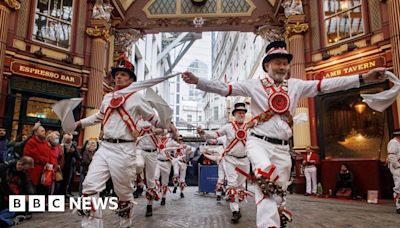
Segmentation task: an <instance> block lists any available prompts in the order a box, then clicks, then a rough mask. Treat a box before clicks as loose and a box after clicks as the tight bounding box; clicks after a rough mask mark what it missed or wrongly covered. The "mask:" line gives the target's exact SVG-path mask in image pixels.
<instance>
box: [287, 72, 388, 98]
mask: <svg viewBox="0 0 400 228" xmlns="http://www.w3.org/2000/svg"><path fill="white" fill-rule="evenodd" d="M385 70H386V69H385V68H383V67H378V68H375V69H373V70H370V71H369V72H368V73H365V74H361V75H353V76H342V77H335V78H328V79H322V80H310V81H304V80H299V79H290V80H291V81H292V82H294V83H296V84H298V85H299V86H300V88H302V89H301V97H314V96H316V95H317V94H318V93H319V92H323V93H332V92H336V91H340V90H347V89H351V88H358V87H360V82H365V83H370V82H379V81H383V80H384V78H385V77H384V73H385ZM289 86H290V85H289Z"/></svg>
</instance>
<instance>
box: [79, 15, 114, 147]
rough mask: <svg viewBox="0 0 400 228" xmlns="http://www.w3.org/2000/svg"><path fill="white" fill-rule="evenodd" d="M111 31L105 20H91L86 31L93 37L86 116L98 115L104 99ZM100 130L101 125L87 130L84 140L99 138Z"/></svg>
mask: <svg viewBox="0 0 400 228" xmlns="http://www.w3.org/2000/svg"><path fill="white" fill-rule="evenodd" d="M109 29H110V25H109V24H108V23H107V22H106V21H105V20H91V27H88V28H87V29H86V33H87V34H88V35H89V36H90V37H92V42H91V45H92V47H91V48H92V49H91V56H90V74H89V86H88V93H87V107H88V108H87V109H86V113H85V114H86V116H90V115H92V114H94V113H96V112H97V111H98V110H99V108H100V105H101V101H102V99H103V79H104V77H105V75H106V68H107V63H106V59H107V56H108V42H109V41H110V35H109ZM100 129H101V126H100V125H96V126H93V127H87V128H85V133H84V139H85V140H86V139H89V138H91V137H96V138H98V137H99V135H100Z"/></svg>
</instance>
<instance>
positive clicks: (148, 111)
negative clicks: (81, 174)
mask: <svg viewBox="0 0 400 228" xmlns="http://www.w3.org/2000/svg"><path fill="white" fill-rule="evenodd" d="M111 74H112V77H113V78H114V79H115V85H116V88H115V91H118V90H120V89H123V88H125V87H128V86H129V85H130V84H131V83H133V82H135V81H136V75H135V73H134V66H133V64H132V63H131V62H129V61H128V60H126V59H122V60H119V61H118V63H117V67H115V68H112V71H111ZM115 91H114V92H115ZM114 92H112V93H108V94H106V95H105V96H104V98H103V101H102V103H101V107H100V110H99V111H98V112H97V113H96V114H94V115H92V116H89V117H87V118H84V119H81V120H80V121H78V122H76V126H77V127H78V128H80V127H82V128H85V127H88V126H92V125H96V124H100V123H101V124H102V129H103V133H104V136H103V140H102V142H101V144H100V147H99V149H98V150H97V152H96V153H95V155H94V156H93V160H92V163H91V164H90V166H89V170H88V173H87V175H86V178H85V181H84V182H83V196H87V197H91V198H97V199H98V198H99V193H100V192H101V191H103V190H104V189H105V187H106V182H107V180H108V179H109V178H110V176H111V179H112V182H113V185H114V191H115V193H116V194H117V196H118V198H119V207H118V210H117V214H118V215H119V216H120V227H128V226H130V225H131V224H132V218H133V195H132V189H133V182H134V177H135V160H136V152H135V151H136V139H137V137H138V136H139V131H138V128H137V126H136V124H135V123H136V121H137V120H138V119H139V117H140V116H141V117H142V118H143V119H144V120H147V121H149V122H151V123H152V124H155V123H156V122H157V120H158V118H157V116H156V115H155V113H154V112H153V109H152V107H151V106H150V105H149V104H148V103H147V102H146V101H145V100H144V98H143V97H142V95H140V93H136V92H131V93H128V94H126V95H123V96H116V95H115V94H114ZM114 95H115V96H114ZM80 213H81V215H82V216H83V219H82V227H103V220H102V211H101V210H100V209H97V210H94V209H92V210H88V211H80Z"/></svg>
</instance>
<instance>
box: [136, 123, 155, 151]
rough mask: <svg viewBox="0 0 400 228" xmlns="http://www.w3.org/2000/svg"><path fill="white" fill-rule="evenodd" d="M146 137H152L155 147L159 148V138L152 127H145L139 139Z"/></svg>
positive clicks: (140, 132)
mask: <svg viewBox="0 0 400 228" xmlns="http://www.w3.org/2000/svg"><path fill="white" fill-rule="evenodd" d="M144 135H150V138H151V140H152V141H153V143H154V146H156V147H157V138H156V136H155V135H154V132H153V130H152V127H151V126H147V127H143V128H142V129H141V130H140V131H139V137H141V136H144Z"/></svg>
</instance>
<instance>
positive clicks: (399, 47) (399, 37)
mask: <svg viewBox="0 0 400 228" xmlns="http://www.w3.org/2000/svg"><path fill="white" fill-rule="evenodd" d="M387 4H388V15H389V31H390V43H391V44H392V56H393V72H394V74H395V75H397V76H399V75H400V21H399V18H400V11H399V9H400V1H399V0H388V1H387ZM396 101H397V115H398V116H397V119H398V120H400V96H398V97H397V99H396Z"/></svg>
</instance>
